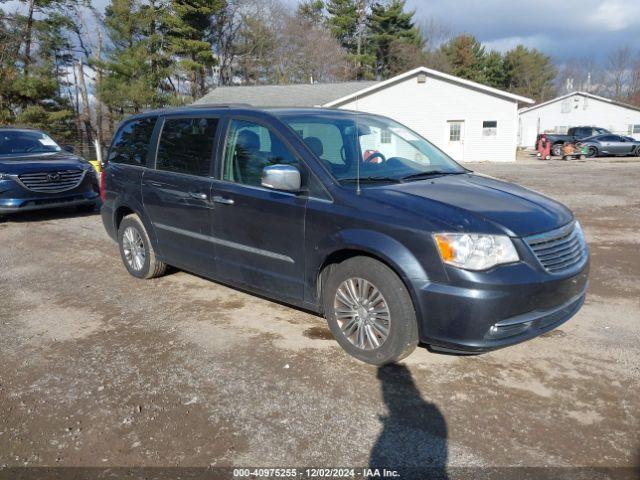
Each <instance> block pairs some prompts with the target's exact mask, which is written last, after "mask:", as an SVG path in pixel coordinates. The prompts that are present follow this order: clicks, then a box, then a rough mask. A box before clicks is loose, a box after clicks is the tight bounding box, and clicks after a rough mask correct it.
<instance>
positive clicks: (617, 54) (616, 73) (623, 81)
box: [607, 45, 633, 99]
mask: <svg viewBox="0 0 640 480" xmlns="http://www.w3.org/2000/svg"><path fill="white" fill-rule="evenodd" d="M632 56H633V54H632V51H631V48H630V47H629V46H628V45H625V46H622V47H619V48H617V49H615V50H614V51H613V52H611V54H610V55H609V58H608V59H607V72H608V83H609V84H610V85H611V92H610V93H611V96H612V97H613V98H616V99H622V98H624V97H625V96H626V94H627V89H628V86H629V75H630V70H631V67H632Z"/></svg>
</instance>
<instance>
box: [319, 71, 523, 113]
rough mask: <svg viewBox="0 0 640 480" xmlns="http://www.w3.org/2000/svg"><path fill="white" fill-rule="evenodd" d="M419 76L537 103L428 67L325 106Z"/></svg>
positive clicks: (341, 102)
mask: <svg viewBox="0 0 640 480" xmlns="http://www.w3.org/2000/svg"><path fill="white" fill-rule="evenodd" d="M419 74H424V75H427V76H430V77H435V78H439V79H441V80H445V81H448V82H451V83H454V84H457V85H460V86H462V87H467V88H471V89H474V90H478V91H480V92H483V93H487V94H489V95H494V96H496V97H501V98H506V99H508V100H513V101H516V102H520V103H528V104H532V103H535V102H534V101H533V100H532V99H530V98H527V97H523V96H520V95H515V94H513V93H509V92H505V91H504V90H499V89H497V88H493V87H489V86H487V85H483V84H481V83H477V82H472V81H471V80H466V79H464V78H460V77H456V76H453V75H449V74H448V73H443V72H439V71H438V70H432V69H430V68H426V67H418V68H414V69H413V70H409V71H408V72H405V73H402V74H400V75H396V76H395V77H392V78H390V79H388V80H385V81H383V82H376V83H374V84H373V85H370V86H368V87H366V88H364V89H362V90H358V91H355V92H352V93H349V94H347V95H345V96H344V97H339V98H336V99H335V100H333V101H329V102H328V103H325V104H324V106H326V107H336V106H339V105H342V104H344V103H347V102H349V101H351V100H355V99H356V98H362V97H364V96H367V95H370V94H372V93H374V92H377V91H379V90H382V89H383V88H386V87H388V86H391V85H394V84H396V83H398V82H401V81H403V80H406V79H408V78H411V77H415V76H417V75H419Z"/></svg>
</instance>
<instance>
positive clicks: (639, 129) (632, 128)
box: [629, 123, 640, 135]
mask: <svg viewBox="0 0 640 480" xmlns="http://www.w3.org/2000/svg"><path fill="white" fill-rule="evenodd" d="M636 134H640V123H637V124H635V125H629V135H636Z"/></svg>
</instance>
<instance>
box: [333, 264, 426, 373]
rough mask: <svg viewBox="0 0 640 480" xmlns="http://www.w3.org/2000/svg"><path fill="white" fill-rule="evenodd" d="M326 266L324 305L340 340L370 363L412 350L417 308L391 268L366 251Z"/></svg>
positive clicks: (391, 359) (415, 339) (399, 357)
mask: <svg viewBox="0 0 640 480" xmlns="http://www.w3.org/2000/svg"><path fill="white" fill-rule="evenodd" d="M329 268H330V269H331V270H330V271H329V273H328V275H327V277H326V278H327V281H326V283H325V285H324V287H323V289H322V301H323V309H324V314H325V318H326V319H327V322H328V323H329V328H330V329H331V333H332V334H333V336H334V338H335V339H336V341H337V342H338V343H339V344H340V346H341V347H342V348H344V350H346V352H347V353H349V354H350V355H352V356H354V357H355V358H357V359H359V360H362V361H363V362H366V363H370V364H372V365H384V364H387V363H393V362H396V361H398V360H402V359H403V358H405V357H406V356H407V355H409V354H410V353H411V352H413V350H414V349H415V348H416V346H417V345H418V323H417V319H416V313H415V310H414V308H413V302H412V301H411V297H410V295H409V292H408V291H407V289H406V288H405V286H404V284H403V283H402V281H401V280H400V278H398V276H397V275H396V274H395V272H394V271H393V270H391V269H390V268H389V267H387V266H386V265H385V264H383V263H381V262H379V261H377V260H374V259H372V258H369V257H353V258H349V259H347V260H345V261H343V262H342V263H339V264H337V265H332V266H330V267H329Z"/></svg>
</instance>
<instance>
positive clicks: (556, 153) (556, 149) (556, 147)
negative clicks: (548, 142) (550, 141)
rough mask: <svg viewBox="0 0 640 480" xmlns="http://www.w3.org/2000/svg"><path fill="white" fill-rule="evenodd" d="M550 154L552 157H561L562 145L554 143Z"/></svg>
mask: <svg viewBox="0 0 640 480" xmlns="http://www.w3.org/2000/svg"><path fill="white" fill-rule="evenodd" d="M551 153H552V154H553V156H554V157H561V156H562V144H561V143H556V144H555V145H554V146H553V147H552V148H551Z"/></svg>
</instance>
